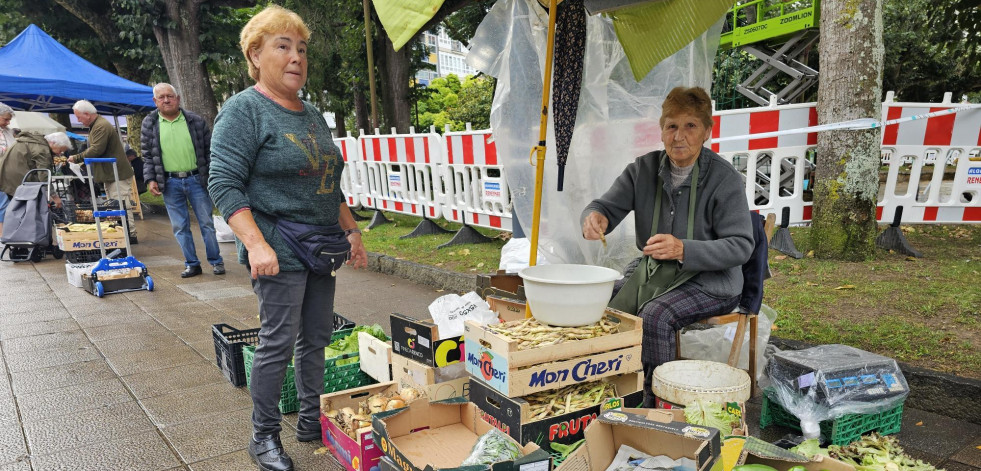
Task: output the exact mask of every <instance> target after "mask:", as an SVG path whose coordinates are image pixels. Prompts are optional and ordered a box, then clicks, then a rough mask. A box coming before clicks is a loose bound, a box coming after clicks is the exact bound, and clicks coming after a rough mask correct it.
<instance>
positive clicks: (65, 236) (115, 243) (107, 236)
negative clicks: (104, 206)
mask: <svg viewBox="0 0 981 471" xmlns="http://www.w3.org/2000/svg"><path fill="white" fill-rule="evenodd" d="M56 234H57V239H58V248H60V249H61V250H64V251H66V252H72V251H76V250H98V249H99V233H98V232H96V231H85V232H68V231H66V230H65V229H64V228H61V227H59V228H57V231H56ZM102 240H103V242H105V245H106V250H113V249H120V248H126V235H125V233H124V232H123V230H122V229H121V228H116V230H115V231H112V232H107V231H103V232H102Z"/></svg>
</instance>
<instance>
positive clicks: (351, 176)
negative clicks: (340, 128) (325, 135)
mask: <svg viewBox="0 0 981 471" xmlns="http://www.w3.org/2000/svg"><path fill="white" fill-rule="evenodd" d="M334 145H336V146H337V148H338V149H340V150H341V156H343V157H344V172H342V173H341V190H342V191H343V192H344V199H345V201H347V205H348V207H350V208H352V209H358V208H360V207H361V201H360V200H359V199H358V195H361V194H363V193H364V192H365V191H364V186H363V185H362V183H361V182H363V181H365V178H364V177H363V175H362V173H363V172H364V162H363V160H362V159H361V153H360V152H359V149H358V141H357V139H355V138H353V137H351V134H350V133H348V136H347V137H342V138H338V139H334Z"/></svg>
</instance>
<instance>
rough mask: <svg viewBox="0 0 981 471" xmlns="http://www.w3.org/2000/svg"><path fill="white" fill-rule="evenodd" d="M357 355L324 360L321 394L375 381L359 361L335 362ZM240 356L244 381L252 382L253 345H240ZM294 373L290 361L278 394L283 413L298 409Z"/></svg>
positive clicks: (351, 354)
mask: <svg viewBox="0 0 981 471" xmlns="http://www.w3.org/2000/svg"><path fill="white" fill-rule="evenodd" d="M335 335H336V333H335ZM332 340H333V337H332ZM358 355H359V354H358V352H353V353H346V354H344V355H339V356H336V357H334V358H327V359H326V360H325V362H324V390H323V392H322V393H321V394H327V393H332V392H337V391H344V390H345V389H351V388H358V387H361V386H367V385H369V384H375V383H377V381H375V380H374V379H373V378H372V377H371V376H368V374H367V373H365V372H364V371H361V363H360V362H359V361H355V362H354V363H348V364H346V365H338V364H337V363H338V362H339V361H341V360H347V359H352V358H353V359H358ZM242 358H243V360H244V363H245V382H246V384H249V385H250V384H252V361H253V358H255V346H253V345H247V346H245V347H242ZM294 375H295V373H294V368H293V363H292V362H290V364H289V366H287V367H286V378H284V379H283V386H282V390H281V391H280V396H279V411H280V412H282V413H284V414H289V413H292V412H296V411H298V410H300V402H299V400H298V399H297V397H296V379H295V377H294Z"/></svg>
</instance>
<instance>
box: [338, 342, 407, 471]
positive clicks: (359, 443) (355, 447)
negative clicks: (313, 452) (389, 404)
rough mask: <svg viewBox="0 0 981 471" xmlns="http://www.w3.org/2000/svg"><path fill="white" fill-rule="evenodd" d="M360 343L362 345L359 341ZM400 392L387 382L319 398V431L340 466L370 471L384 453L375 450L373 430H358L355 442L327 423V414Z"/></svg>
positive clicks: (392, 383)
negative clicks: (390, 393)
mask: <svg viewBox="0 0 981 471" xmlns="http://www.w3.org/2000/svg"><path fill="white" fill-rule="evenodd" d="M358 341H359V342H360V340H358ZM398 390H399V387H398V385H396V384H395V383H394V382H388V383H384V384H375V385H371V386H364V387H360V388H355V389H348V390H346V391H340V392H336V393H330V394H324V395H322V396H320V428H321V430H322V433H323V437H322V440H323V442H324V446H326V447H327V448H328V449H329V450H330V452H331V454H333V455H334V458H337V462H338V463H340V464H341V466H344V468H346V469H347V470H348V471H362V470H363V471H370V470H371V469H372V468H375V467H377V466H378V460H379V459H381V457H382V455H383V454H384V453H382V451H381V449H380V448H378V447H377V446H375V440H374V438H373V436H372V434H371V427H364V428H362V429H360V430H357V431H356V432H355V435H356V438H351V437H350V436H348V434H346V433H344V431H343V430H341V428H340V426H338V425H337V424H336V423H335V422H334V421H333V420H331V419H328V418H327V416H326V415H324V412H326V411H329V410H332V409H343V408H345V407H350V408H352V409H354V410H357V409H358V403H360V402H361V401H364V400H366V399H367V398H368V397H370V396H373V395H375V394H378V393H387V392H395V391H398ZM376 471H377V470H376Z"/></svg>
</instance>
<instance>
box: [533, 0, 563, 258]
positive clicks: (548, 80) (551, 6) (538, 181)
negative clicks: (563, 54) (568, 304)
mask: <svg viewBox="0 0 981 471" xmlns="http://www.w3.org/2000/svg"><path fill="white" fill-rule="evenodd" d="M557 5H558V0H549V2H548V44H547V45H546V50H545V51H546V52H545V79H544V80H543V82H542V117H541V123H540V124H539V131H538V145H537V146H535V148H534V149H532V152H533V153H537V154H538V158H537V159H536V162H535V206H534V212H533V214H532V217H531V258H530V259H528V260H529V262H528V263H529V265H532V266H534V265H535V262H537V261H538V226H539V222H540V219H541V217H542V183H543V181H544V180H545V147H546V146H545V136H546V135H547V134H548V98H549V91H550V88H551V85H552V54H553V52H554V49H555V10H556V7H557Z"/></svg>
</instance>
